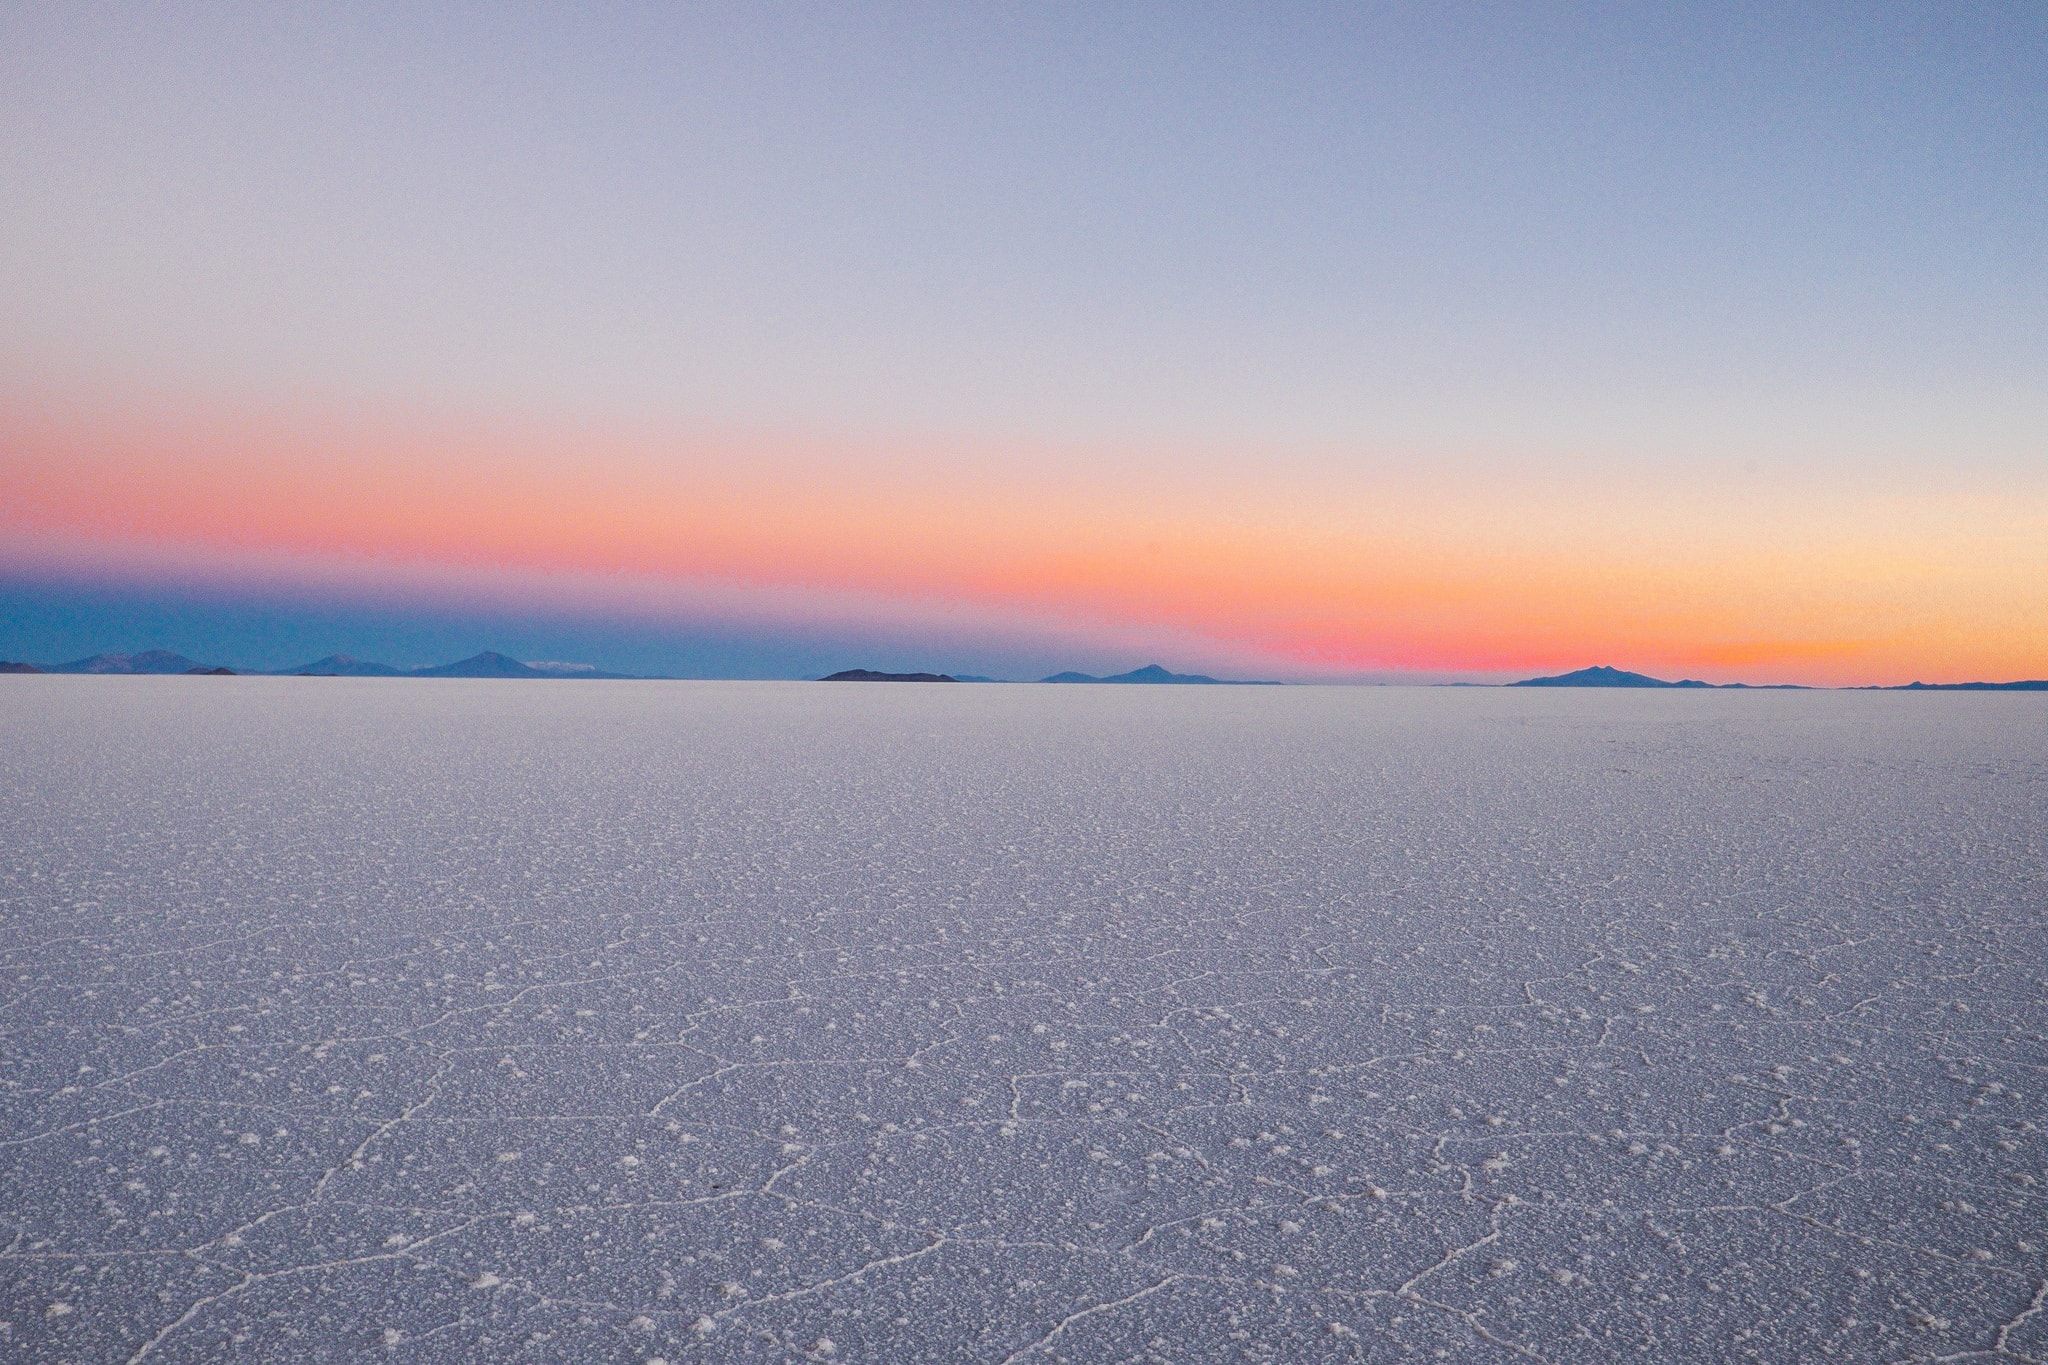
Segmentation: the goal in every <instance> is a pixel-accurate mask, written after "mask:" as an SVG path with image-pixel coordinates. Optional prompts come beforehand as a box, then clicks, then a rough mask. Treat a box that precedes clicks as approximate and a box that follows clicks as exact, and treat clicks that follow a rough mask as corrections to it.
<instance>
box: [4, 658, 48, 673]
mask: <svg viewBox="0 0 2048 1365" xmlns="http://www.w3.org/2000/svg"><path fill="white" fill-rule="evenodd" d="M42 671H43V670H42V669H40V668H37V667H36V666H35V665H34V664H17V663H10V662H8V661H7V660H5V659H0V673H40V672H42Z"/></svg>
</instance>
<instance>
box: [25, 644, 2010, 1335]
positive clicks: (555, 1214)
mask: <svg viewBox="0 0 2048 1365" xmlns="http://www.w3.org/2000/svg"><path fill="white" fill-rule="evenodd" d="M0 791H4V793H5V795H4V797H0V850H4V854H5V856H4V859H0V914H4V919H0V1318H4V1319H5V1326H4V1328H0V1360H33V1361H59V1360H75V1361H123V1360H128V1361H139V1360H156V1361H165V1362H171V1361H202V1360H204V1361H220V1360H248V1361H277V1360H287V1359H289V1360H327V1359H389V1360H409V1361H441V1360H448V1361H624V1362H644V1361H648V1360H655V1359H660V1360H666V1361H669V1362H681V1361H698V1360H703V1361H723V1360H763V1361H768V1360H799V1359H805V1358H811V1359H820V1360H823V1359H831V1360H838V1361H890V1362H894V1361H933V1362H938V1361H948V1362H950V1361H975V1362H989V1365H996V1363H997V1362H1025V1361H1052V1360H1061V1359H1064V1360H1071V1361H1087V1362H1096V1361H1122V1360H1133V1361H1136V1360H1149V1361H1180V1362H1188V1361H1228V1360H1247V1359H1250V1360H1286V1361H1323V1360H1330V1361H1338V1360H1354V1359H1358V1360H1375V1361H1377V1360H1414V1359H1423V1360H1427V1359H1452V1360H1461V1361H1462V1360H1488V1359H1499V1360H1502V1361H1510V1360H1515V1359H1540V1360H1548V1361H1558V1362H1563V1361H1607V1360H1622V1359H1627V1360H1638V1359H1642V1358H1644V1357H1645V1355H1646V1354H1647V1356H1648V1357H1649V1358H1654V1359H1661V1360H1684V1361H1695V1360H1697V1361H1720V1360H1730V1361H1738V1360H1750V1359H1756V1360H1767V1361H1786V1360H1793V1359H1814V1358H1821V1357H1826V1356H1830V1355H1832V1356H1835V1357H1839V1358H1841V1359H1845V1360H1848V1359H1854V1360H1934V1359H1946V1360H1962V1359H1997V1358H1999V1357H2001V1356H2002V1357H2004V1358H2007V1359H2014V1360H2026V1359H2034V1360H2041V1359H2048V1298H2044V1295H2048V1206H2044V1196H2048V1141H2044V1137H2043V1134H2042V1133H2041V1131H2040V1128H2041V1126H2042V1125H2044V1124H2048V1102H2044V1099H2043V1091H2044V1088H2048V1074H2044V1069H2048V1046H2044V1042H2043V1039H2044V1027H2048V1017H2044V1016H2048V988H2044V979H2048V698H2040V697H2031V696H1996V695H1994V696H1977V695H1940V696H1924V695H1900V694H1822V693H1812V694H1780V693H1751V694H1729V693H1676V694H1673V693H1650V694H1642V693H1628V692H1544V693H1529V692H1512V691H1494V690H1486V691H1447V690H1395V689H1321V688H1303V689H1272V688H1261V689H1233V688H1155V689H1145V688H1108V687H1103V688H1087V687H1073V688H1053V687H982V686H952V687H947V686H922V687H920V686H896V685H835V686H827V685H822V684H714V683H683V684H662V683H490V682H481V683H464V682H414V681H400V682H393V681H381V680H366V681H351V680H342V679H210V678H209V679H183V678H171V679H156V678H143V679H121V678H104V679H103V678H7V679H0Z"/></svg>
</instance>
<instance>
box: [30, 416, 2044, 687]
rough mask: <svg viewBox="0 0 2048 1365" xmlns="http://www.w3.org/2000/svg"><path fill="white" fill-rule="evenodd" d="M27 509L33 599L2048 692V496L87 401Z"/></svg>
mask: <svg viewBox="0 0 2048 1365" xmlns="http://www.w3.org/2000/svg"><path fill="white" fill-rule="evenodd" d="M110 413H113V414H114V415H109V414H110ZM997 471H999V472H997ZM0 485H4V488H5V490H6V497H5V500H4V503H0V553H4V554H5V556H6V558H7V559H8V560H10V561H11V562H13V563H14V564H16V565H17V566H21V567H27V568H31V569H33V568H38V567H41V568H45V569H56V568H61V567H62V566H63V565H64V564H65V563H66V562H86V561H94V560H98V561H105V562H111V561H112V560H113V559H118V558H120V556H121V555H124V554H125V555H127V556H128V557H129V560H130V561H132V562H133V563H134V564H135V565H138V566H143V567H142V568H139V569H138V571H141V572H157V573H160V574H171V573H179V572H197V571H201V570H203V569H204V566H206V565H208V564H212V565H213V566H214V570H213V571H214V572H216V573H221V574H227V575H228V576H230V577H232V576H234V574H236V573H238V572H239V573H243V574H248V573H254V572H257V571H256V570H254V569H252V568H249V567H248V566H249V565H250V564H253V563H255V562H257V560H256V559H251V558H249V557H250V556H256V557H258V558H259V559H261V561H262V562H264V563H269V564H290V565H296V566H298V568H299V570H300V571H301V572H302V573H303V574H305V575H306V576H308V577H309V578H311V579H316V580H317V579H319V578H320V577H321V576H322V575H323V574H324V575H327V576H329V577H333V578H335V580H336V581H337V582H339V581H341V579H342V578H345V577H346V572H345V571H346V569H347V566H351V565H353V566H358V567H360V566H363V565H373V566H376V567H377V568H378V569H379V571H380V572H382V573H384V574H385V575H386V577H387V579H388V580H389V581H393V582H398V583H401V584H403V583H407V582H410V583H412V585H413V587H414V589H415V590H416V591H419V592H422V593H427V592H433V591H437V590H438V589H436V588H435V586H434V585H435V583H437V582H440V581H442V580H441V579H437V578H436V577H435V575H436V574H445V572H447V571H460V572H461V573H463V574H465V575H467V576H468V579H467V581H469V582H471V583H472V584H474V583H482V584H484V585H486V590H487V591H488V590H490V588H489V585H491V584H493V583H495V584H496V585H497V588H496V590H497V591H498V592H500V593H501V594H502V595H505V596H508V597H516V596H518V595H520V594H522V593H530V592H532V591H533V590H534V589H533V585H534V584H535V583H537V582H547V581H555V582H557V583H559V584H561V585H572V584H573V585H575V586H574V587H573V588H571V587H568V586H564V587H563V589H562V590H563V591H564V592H565V593H568V594H569V595H571V596H576V597H578V598H579V599H580V600H581V601H582V602H583V604H584V605H586V606H588V607H590V608H591V609H594V610H595V609H603V608H605V607H607V606H608V605H610V606H616V605H618V604H619V603H620V602H623V601H625V600H626V599H627V598H629V597H634V596H635V595H636V594H637V595H638V596H639V597H642V598H644V597H645V596H646V590H647V587H648V585H655V586H656V587H659V586H660V585H671V586H675V587H693V588H698V589H718V590H741V591H756V592H770V593H774V594H776V595H777V599H778V601H780V602H781V603H782V604H783V607H782V609H783V610H785V611H788V612H791V613H793V614H795V615H797V616H801V615H802V614H803V611H804V604H805V603H806V602H807V601H808V602H810V603H811V604H812V605H813V606H814V608H815V611H816V612H817V613H818V614H819V615H820V616H824V615H831V614H834V613H838V614H841V615H844V614H846V613H848V612H851V613H852V614H853V615H855V616H858V615H859V612H860V611H861V610H863V608H861V607H859V606H858V605H853V606H849V605H848V604H849V603H851V604H859V603H866V604H868V607H867V608H865V609H871V610H887V609H889V607H890V606H891V604H893V605H895V606H897V607H902V608H905V609H925V608H929V609H935V610H944V611H954V612H964V613H967V614H969V615H971V616H972V617H973V618H974V619H975V620H977V621H979V622H981V623H983V625H984V627H985V628H986V629H989V630H992V631H996V632H998V633H1000V632H1001V631H1002V630H1004V629H1005V628H1015V629H1025V628H1029V629H1033V630H1040V631H1043V630H1047V629H1050V630H1053V631H1055V632H1057V631H1058V630H1061V629H1070V630H1073V631H1081V632H1096V633H1101V632H1104V631H1107V632H1110V633H1112V634H1114V633H1116V632H1123V633H1126V634H1128V635H1131V636H1133V637H1137V636H1142V637H1144V638H1147V639H1152V640H1158V639H1178V640H1182V641H1185V642H1187V645H1188V648H1189V651H1190V656H1191V657H1206V658H1215V659H1223V660H1229V661H1235V662H1239V663H1246V664H1259V663H1263V664H1264V665H1265V666H1266V667H1267V668H1268V669H1269V670H1270V671H1271V672H1273V673H1275V674H1278V675H1281V676H1288V677H1295V678H1301V679H1313V678H1325V677H1326V678H1340V677H1345V676H1356V675H1361V674H1367V673H1384V672H1388V671H1402V670H1414V671H1422V672H1428V673H1433V674H1446V673H1449V674H1458V673H1464V674H1472V675H1498V674H1508V673H1517V674H1519V673H1527V672H1535V671H1549V670H1561V669H1567V668H1575V667H1581V666H1584V665H1586V664H1590V663H1614V664H1617V665H1620V666H1623V667H1629V668H1636V669H1641V670H1643V671H1646V672H1652V673H1657V674H1660V675H1663V676H1689V677H1702V678H1706V679H1708V680H1710V681H1728V680H1738V679H1739V680H1748V681H1756V682H1777V681H1784V682H1806V683H1864V682H1896V681H1906V680H1910V679H1913V678H1922V679H1926V680H1928V681H1956V680H1964V679H1971V678H2012V677H2026V676H2032V677H2038V676H2041V675H2043V674H2044V673H2048V591H2044V589H2043V588H2042V586H2041V585H2043V584H2048V496H2044V495H2043V492H2042V490H2040V489H2035V488H2010V487H2008V488H2004V489H1998V488H1990V487H1983V486H1959V487H1949V488H1942V487H1918V488H1910V487H1909V488H1900V487H1896V486H1892V487H1886V488H1884V489H1882V490H1880V489H1877V488H1863V487H1855V486H1848V485H1846V484H1845V482H1844V481H1841V480H1824V479H1821V478H1819V477H1818V476H1806V477H1803V478H1788V477H1779V478H1774V479H1768V480H1763V481H1743V480H1729V479H1726V478H1719V479H1717V478H1711V477H1708V476H1706V475H1702V476H1700V477H1699V478H1697V479H1695V480H1690V481H1688V480H1687V479H1685V478H1680V477H1665V478H1662V479H1661V480H1659V481H1657V482H1654V483H1646V482H1644V481H1643V480H1642V479H1641V478H1640V477H1636V478H1634V479H1631V478H1629V477H1627V476H1624V475H1616V474H1614V473H1611V472H1603V471H1601V470H1599V469H1596V468H1591V467H1588V468H1586V469H1584V470H1581V471H1578V472H1573V473H1565V474H1560V473H1559V472H1558V471H1557V470H1556V469H1555V468H1554V467H1553V468H1550V469H1548V470H1547V471H1546V472H1545V473H1544V474H1543V476H1542V477H1540V478H1538V477H1535V476H1533V475H1525V474H1522V473H1518V472H1517V466H1516V465H1515V464H1514V463H1513V462H1512V461H1501V460H1493V461H1486V460H1467V461H1464V462H1462V463H1459V462H1452V461H1442V462H1438V464H1437V465H1436V466H1435V467H1434V469H1433V470H1430V469H1428V468H1427V467H1424V472H1417V462H1416V461H1414V460H1412V459H1410V460H1405V461H1401V462H1393V461H1388V462H1385V463H1384V465H1383V466H1376V465H1374V464H1373V463H1372V462H1370V461H1354V462H1351V463H1350V464H1349V465H1346V464H1345V463H1344V462H1340V461H1330V460H1316V459H1306V458H1304V459H1299V460H1294V461H1292V462H1289V461H1288V460H1287V459H1286V458H1285V457H1284V456H1282V457H1273V456H1271V455H1270V453H1268V454H1264V455H1261V456H1259V457H1258V458H1249V457H1247V458H1243V459H1240V460H1237V461H1235V462H1233V461H1232V460H1231V459H1230V453H1229V452H1221V453H1218V452H1198V453H1194V454H1191V455H1189V456H1188V457H1187V458H1185V459H1183V460H1180V461H1178V462H1177V461H1176V459H1175V458H1174V453H1173V452H1159V451H1149V452H1134V451H1125V450H1089V449H1076V448H1059V449H1055V448H1050V447H1048V448H1045V449H1042V450H1032V449H1029V448H1021V447H1012V448H1007V449H994V448H992V447H988V446H976V447H972V448H970V447H968V446H966V445H963V444H961V443H958V442H952V443H949V442H946V441H943V440H936V439H924V440H918V441H903V442H895V443H891V442H884V441H878V440H872V439H854V438H844V437H824V436H813V437H803V436H792V435H789V434H786V433H783V434H762V433H734V432H725V433H705V432H691V431H686V430H670V431H654V430H647V429H631V428H628V427H625V426H623V425H620V426H615V427H609V428H605V427H600V426H596V425H592V424H588V423H585V424H576V423H567V422H557V423H552V424H550V423H541V422H528V423H518V424H514V423H482V422H475V421H467V422H465V421H461V420H455V419H446V418H429V417H425V416H421V415H418V414H404V415H392V414H378V415H365V414H363V413H361V412H340V411H336V410H328V409H318V408H315V407H313V406H312V405H306V406H303V407H302V408H300V409H296V410H287V409H283V408H277V407H272V408H268V409H263V410H260V411H253V412H252V411H239V412H231V413H225V414H224V413H221V412H210V413H209V412H201V411H198V410H196V409H192V408H189V407H188V408H183V409H177V410H173V409H171V408H168V407H164V406H157V407H148V408H144V407H124V408H121V409H118V410H116V409H95V408H93V407H92V406H91V405H89V404H78V403H61V402H55V401H24V402H14V403H10V404H8V405H7V406H6V410H5V412H4V414H0ZM238 557H240V558H238ZM237 564H241V565H242V566H243V567H242V568H241V569H236V568H235V567H234V566H235V565H237ZM150 565H154V568H153V569H151V568H149V567H148V566H150ZM657 596H658V594H657ZM654 609H656V610H658V609H659V608H658V606H657V607H655V608H654Z"/></svg>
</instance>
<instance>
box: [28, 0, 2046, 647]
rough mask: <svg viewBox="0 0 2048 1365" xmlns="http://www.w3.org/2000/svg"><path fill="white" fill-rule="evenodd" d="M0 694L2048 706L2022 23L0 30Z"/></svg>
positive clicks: (79, 14)
mask: <svg viewBox="0 0 2048 1365" xmlns="http://www.w3.org/2000/svg"><path fill="white" fill-rule="evenodd" d="M0 222H4V224H5V226H4V229H0V657H7V658H27V659H31V660H35V661H39V662H57V661H61V660H63V659H67V658H74V657H79V656H82V655H85V654H89V653H94V652H98V651H101V650H136V649H143V648H149V647H158V646H160V647H167V648H172V649H178V650H180V651H181V652H184V653H187V654H189V655H192V656H193V657H198V658H204V659H205V660H206V661H207V662H225V663H229V664H231V665H235V666H241V667H284V666H288V665H291V664H294V663H301V662H305V661H306V660H308V659H311V658H314V657H318V656H320V655H325V654H329V653H334V652H342V653H348V654H353V655H356V656H358V657H369V658H378V659H383V660H385V661H387V662H391V663H395V664H400V665H410V664H423V663H434V662H442V661H445V660H446V659H448V658H452V657H458V656H460V655H463V654H468V653H473V652H475V651H476V650H479V649H484V648H495V649H501V650H504V651H506V652H508V653H514V654H515V655H518V656H519V657H526V658H547V659H562V658H568V659H571V660H573V661H578V662H592V663H596V664H598V665H599V666H602V667H607V668H613V669H619V670H622V671H635V672H659V673H667V674H676V675H680V676H726V677H795V676H806V675H813V674H816V673H819V672H824V671H829V670H831V669H835V668H839V667H850V666H867V667H883V668H933V669H944V670H948V671H956V672H970V673H981V674H991V675H995V676H1006V677H1024V676H1038V675H1040V674H1042V673H1047V672H1052V671H1055V670H1057V669H1062V668H1083V669H1086V670H1088V671H1096V672H1102V671H1119V670H1121V669H1123V668H1128V667H1133V666H1136V665H1138V664H1142V663H1148V662H1155V661H1156V662H1161V663H1164V664H1166V665H1168V666H1169V667H1173V668H1177V669H1184V670H1185V669H1199V670H1202V671H1207V672H1222V673H1228V674H1232V675H1234V676H1258V677H1284V678H1288V679H1293V680H1300V681H1315V680H1329V681H1403V680H1413V681H1435V680H1444V679H1453V678H1459V679H1475V680H1484V679H1496V678H1506V677H1512V676H1524V675H1527V674H1529V673H1534V672H1554V671H1559V670H1562V669H1566V668H1575V667H1580V666H1584V665H1587V664H1592V663H1609V664H1615V665H1618V666H1622V667H1628V668H1637V669H1641V670H1644V671H1648V672H1653V673H1658V674H1660V675H1664V676H1688V677H1701V678H1706V679H1709V680H1713V681H1730V680H1738V679H1740V680H1748V681H1797V682H1813V683H1870V682H1879V683H1885V682H1903V681H1909V680H1912V679H1916V678H1919V679H1925V680H1928V681H1960V680H1966V679H1971V678H2014V677H2041V676H2048V589H2044V588H2043V586H2042V585H2043V584H2048V270H2044V269H2043V268H2042V262H2043V261H2048V9H2044V8H2042V7H2040V6H2032V5H2015V4H2006V3H1999V4H1983V5H1975V4H1968V3H1944V4H1939V5H1936V4H1928V5H1876V6H1874V5H1853V6H1852V5H1841V6H1835V5H1789V6H1788V5H1778V4H1774V5H1755V6H1744V5H1739V4H1738V5H1727V6H1713V7H1705V6H1684V5H1669V6H1667V5H1630V6H1598V7H1594V6H1575V5H1549V6H1510V5H1485V6H1477V5H1457V4H1431V5H1414V6H1396V5H1365V4H1346V5H1327V6H1317V5H1298V6H1285V7H1273V6H1250V5H1243V6H1209V5H1198V4H1175V5H1164V4H1162V5H1156V6H1155V5H1114V6H1094V7H1080V6H1057V5H1045V4H1033V5H1019V6H1004V5H998V4H989V5H976V6H938V5H933V6H928V7H920V6H906V5H890V4H873V5H862V6H844V7H824V6H798V5H770V4H763V5H749V6H683V5H645V6H639V5H614V6H594V7H562V6H520V5H515V4H493V5H489V6H476V7H463V6H455V5H442V6H434V7H424V6H380V5H376V4H350V5H332V6H329V5H321V4H302V5H292V6H278V5H239V4H194V5H187V6H166V7H154V8H144V7H135V6H104V7H103V6H97V5H93V4H88V3H66V4H61V5H60V4H33V3H31V4H22V5H12V6H7V7H5V8H4V9H0Z"/></svg>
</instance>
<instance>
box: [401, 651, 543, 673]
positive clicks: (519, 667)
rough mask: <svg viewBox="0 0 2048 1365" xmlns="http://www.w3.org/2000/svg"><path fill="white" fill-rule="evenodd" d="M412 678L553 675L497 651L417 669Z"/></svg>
mask: <svg viewBox="0 0 2048 1365" xmlns="http://www.w3.org/2000/svg"><path fill="white" fill-rule="evenodd" d="M406 676H407V677H410V678H551V677H554V676H555V675H554V674H552V673H543V672H541V671H540V670H539V669H538V668H528V667H527V666H526V665H525V664H523V663H521V662H519V660H517V659H515V658H512V657H511V656H510V655H507V654H500V653H498V651H496V650H495V649H487V650H485V651H484V652H483V653H481V654H472V655H470V656H469V657H468V658H467V659H457V660H456V661H455V662H454V663H452V664H441V665H439V666H438V667H435V668H415V669H414V670H413V671H412V672H411V673H408V674H407V675H406Z"/></svg>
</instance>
